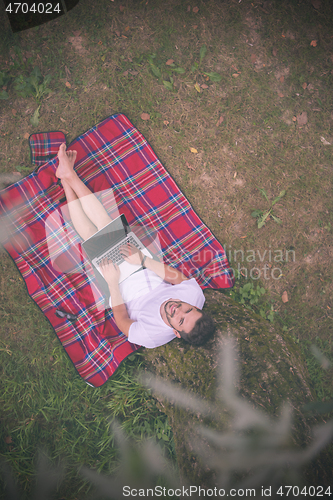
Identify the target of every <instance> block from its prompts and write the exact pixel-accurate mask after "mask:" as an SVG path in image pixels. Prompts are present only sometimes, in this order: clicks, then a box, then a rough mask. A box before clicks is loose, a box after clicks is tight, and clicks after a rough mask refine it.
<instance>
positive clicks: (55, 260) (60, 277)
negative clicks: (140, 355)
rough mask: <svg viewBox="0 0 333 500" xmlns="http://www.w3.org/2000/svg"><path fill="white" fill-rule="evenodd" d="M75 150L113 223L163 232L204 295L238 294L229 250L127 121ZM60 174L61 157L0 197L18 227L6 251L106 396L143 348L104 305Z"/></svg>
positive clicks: (112, 122)
mask: <svg viewBox="0 0 333 500" xmlns="http://www.w3.org/2000/svg"><path fill="white" fill-rule="evenodd" d="M43 140H44V139H42V141H43ZM36 147H37V148H38V147H40V145H36ZM68 149H74V150H76V151H77V152H78V154H77V159H76V164H75V170H76V171H77V173H78V175H79V176H80V178H81V179H82V180H83V181H84V182H85V183H86V184H87V186H88V187H89V188H90V189H91V190H92V191H93V192H94V193H97V195H98V197H99V199H100V201H101V202H102V203H103V205H104V207H105V208H106V210H107V211H108V213H109V214H110V216H111V217H114V216H115V215H118V213H124V214H125V215H126V218H127V220H128V221H129V223H130V224H139V225H141V226H144V227H145V228H149V229H151V230H154V231H158V234H159V240H160V245H161V250H162V254H163V258H164V262H165V263H166V264H170V265H172V266H175V267H177V268H179V269H180V270H181V271H182V272H183V273H184V274H185V275H187V276H188V277H195V278H196V279H197V281H198V283H199V285H200V286H201V287H202V289H204V288H207V287H210V288H230V287H232V286H233V284H234V281H233V276H232V271H231V270H230V268H229V264H228V261H227V258H226V255H225V252H224V250H223V247H222V246H221V245H220V243H219V242H218V241H217V240H216V238H215V237H214V236H213V234H212V233H211V232H210V230H209V229H208V228H207V227H206V226H205V225H204V224H203V222H202V221H201V220H200V218H199V217H198V216H197V214H196V213H195V212H194V210H193V209H192V207H191V205H190V204H189V202H188V201H187V199H186V198H185V197H184V195H183V194H182V193H181V192H180V190H179V188H178V187H177V185H176V184H175V182H174V181H173V179H172V178H171V177H170V175H169V174H168V173H167V171H166V170H165V169H164V167H163V166H162V165H161V163H160V162H159V160H158V158H157V157H156V155H155V154H154V152H153V151H152V149H151V147H150V146H149V144H148V143H147V141H146V140H145V139H144V137H143V136H142V134H140V132H138V130H136V129H135V128H134V126H133V125H132V124H131V122H130V121H129V120H128V118H126V117H125V116H124V115H122V114H116V115H113V116H111V117H109V118H107V119H105V120H104V121H102V122H101V123H99V124H98V125H96V126H95V127H93V128H92V129H90V130H88V131H87V132H86V133H84V134H82V135H81V136H80V137H78V138H77V139H76V140H75V141H73V142H72V143H71V145H70V147H69V148H68ZM40 150H43V147H40ZM57 165H58V159H57V158H53V159H51V160H50V161H48V162H47V163H46V164H44V165H43V166H42V167H40V168H39V170H38V171H37V172H33V173H31V174H30V175H28V176H27V177H26V178H24V179H22V180H20V181H19V182H17V183H15V184H13V185H12V186H9V187H8V188H6V189H5V190H3V191H2V192H1V193H0V214H1V215H2V216H7V217H6V218H7V220H9V219H10V220H11V224H10V227H9V225H8V231H9V235H8V237H7V239H6V241H5V242H4V247H5V248H6V250H7V251H8V252H9V254H10V255H11V257H12V258H13V259H14V261H15V263H16V265H17V267H18V269H19V271H20V272H21V274H22V276H23V278H24V280H25V282H26V285H27V289H28V292H29V294H30V296H31V297H32V298H33V300H34V301H35V302H36V303H37V304H38V306H39V307H40V308H41V310H42V311H43V313H44V314H45V316H46V317H47V318H48V320H49V321H50V323H51V325H52V326H53V328H54V329H55V331H56V334H57V336H58V338H59V340H60V342H61V343H62V345H63V347H64V349H65V350H66V352H67V354H68V355H69V357H70V359H71V360H72V362H73V363H74V366H75V368H76V369H77V371H78V373H79V374H80V375H81V377H83V379H84V380H85V381H86V382H88V383H90V384H92V385H93V386H95V387H98V386H100V385H102V384H103V383H104V382H106V380H107V379H108V378H109V377H110V376H111V375H113V374H114V372H115V371H116V370H117V368H118V366H119V364H120V363H121V362H122V361H123V360H124V359H125V358H126V357H127V356H128V355H130V354H131V353H133V352H135V351H136V350H137V349H138V348H139V346H137V345H134V344H131V343H130V342H129V341H128V340H127V337H126V336H125V335H124V334H123V333H122V332H120V330H119V329H118V328H117V326H116V324H115V322H114V320H113V316H112V311H111V310H110V309H107V310H105V309H104V301H105V297H104V296H103V294H102V292H101V289H100V287H99V286H98V283H97V281H96V279H95V275H94V273H93V270H92V268H91V266H90V264H89V262H87V259H86V256H85V253H84V251H83V249H82V247H81V244H80V243H81V240H80V238H79V236H78V235H77V234H76V233H75V232H74V230H73V229H72V227H71V224H70V223H69V222H68V214H66V204H65V201H64V191H63V189H62V186H61V184H60V182H57V181H58V179H57V178H56V176H55V171H56V168H57ZM3 220H4V219H3ZM56 309H61V310H63V311H66V312H70V313H73V314H77V315H78V319H77V321H76V322H74V323H71V322H70V321H68V320H66V319H60V318H58V317H57V316H56V315H55V310H56Z"/></svg>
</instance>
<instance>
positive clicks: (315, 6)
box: [311, 0, 321, 9]
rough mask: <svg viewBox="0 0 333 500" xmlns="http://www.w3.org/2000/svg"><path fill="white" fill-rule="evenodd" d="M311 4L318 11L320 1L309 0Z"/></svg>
mask: <svg viewBox="0 0 333 500" xmlns="http://www.w3.org/2000/svg"><path fill="white" fill-rule="evenodd" d="M311 3H312V5H313V7H314V8H315V9H320V7H321V0H311Z"/></svg>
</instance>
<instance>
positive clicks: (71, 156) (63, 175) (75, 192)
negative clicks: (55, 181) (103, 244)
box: [56, 144, 112, 239]
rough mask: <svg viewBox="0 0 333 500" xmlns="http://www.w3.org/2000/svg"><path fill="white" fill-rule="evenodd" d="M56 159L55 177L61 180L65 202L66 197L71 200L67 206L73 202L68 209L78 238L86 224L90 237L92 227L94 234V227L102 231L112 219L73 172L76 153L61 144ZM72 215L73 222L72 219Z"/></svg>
mask: <svg viewBox="0 0 333 500" xmlns="http://www.w3.org/2000/svg"><path fill="white" fill-rule="evenodd" d="M58 158H59V166H58V168H57V171H56V176H57V177H59V179H61V183H62V185H63V188H64V190H65V194H66V198H67V201H68V202H69V199H68V196H69V198H70V200H71V203H69V205H71V204H72V203H73V202H74V204H73V207H72V208H73V209H72V210H71V208H69V210H70V215H71V218H72V221H73V224H74V227H75V229H76V228H77V227H78V228H79V229H76V230H77V232H78V233H79V234H80V236H82V235H81V232H82V230H83V231H85V229H84V226H85V224H87V229H88V233H89V234H90V236H91V231H92V230H93V227H95V231H94V232H96V227H97V229H102V228H103V227H105V226H106V225H107V224H109V223H110V222H111V221H112V219H111V218H110V217H109V215H108V213H107V211H106V210H105V208H104V207H103V205H102V204H101V203H100V202H99V200H98V199H97V198H96V196H95V195H94V194H93V193H92V192H91V191H90V189H89V188H88V187H87V186H86V185H85V184H84V183H83V182H82V181H81V179H80V178H79V177H78V176H77V174H76V172H75V171H74V169H73V167H74V163H75V158H76V151H68V152H66V146H65V144H62V145H61V146H60V148H59V152H58ZM67 195H68V196H67ZM78 198H79V200H78ZM79 203H81V206H82V208H83V211H82V209H81V212H80V207H79V206H78V204H79ZM72 213H73V217H74V219H75V220H74V219H73V217H72ZM88 221H89V223H90V224H89V223H88ZM80 231H81V232H80ZM92 234H94V233H92ZM82 237H83V236H82ZM88 237H89V236H88ZM85 239H86V238H85Z"/></svg>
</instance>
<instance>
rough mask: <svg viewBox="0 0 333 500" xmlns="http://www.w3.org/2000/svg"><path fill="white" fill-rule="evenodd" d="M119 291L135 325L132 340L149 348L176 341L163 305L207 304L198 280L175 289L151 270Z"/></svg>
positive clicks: (132, 325) (144, 271) (193, 279)
mask: <svg viewBox="0 0 333 500" xmlns="http://www.w3.org/2000/svg"><path fill="white" fill-rule="evenodd" d="M119 289H120V292H121V295H122V298H123V300H124V302H125V304H126V307H127V311H128V315H129V317H130V318H131V319H132V320H134V321H135V323H132V324H131V326H130V328H129V334H128V340H129V341H130V342H132V343H133V344H138V345H142V346H144V347H149V348H154V347H158V346H161V345H163V344H166V343H168V342H170V341H171V340H173V339H174V338H176V335H175V334H174V332H173V329H172V328H171V327H170V326H168V325H166V324H165V323H164V321H163V319H162V316H161V313H160V308H161V305H162V304H163V302H165V301H166V300H170V299H175V300H182V301H183V302H186V303H188V304H190V305H191V306H194V307H198V308H199V309H202V307H203V305H204V303H205V296H204V294H203V292H202V290H201V288H200V286H199V285H198V283H197V282H196V280H195V278H192V279H190V280H185V281H183V282H182V283H180V284H179V285H171V284H170V283H167V282H165V281H163V279H162V278H160V277H159V276H157V274H155V273H154V272H153V271H150V270H149V269H144V270H143V271H139V272H137V273H134V274H132V275H131V276H129V277H128V278H127V279H126V280H125V281H123V282H122V283H120V285H119ZM110 305H111V304H110Z"/></svg>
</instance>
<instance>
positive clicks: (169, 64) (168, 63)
mask: <svg viewBox="0 0 333 500" xmlns="http://www.w3.org/2000/svg"><path fill="white" fill-rule="evenodd" d="M174 62H175V61H174V60H173V59H168V60H167V62H166V63H165V64H167V65H168V66H171V64H173V63H174Z"/></svg>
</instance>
